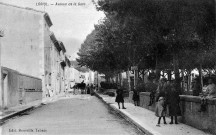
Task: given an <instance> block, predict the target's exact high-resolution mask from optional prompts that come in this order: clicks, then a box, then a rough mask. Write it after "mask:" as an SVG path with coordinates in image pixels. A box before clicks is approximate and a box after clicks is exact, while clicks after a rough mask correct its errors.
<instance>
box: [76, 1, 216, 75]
mask: <svg viewBox="0 0 216 135" xmlns="http://www.w3.org/2000/svg"><path fill="white" fill-rule="evenodd" d="M95 3H96V8H97V9H98V10H101V11H104V13H105V14H106V18H105V19H104V20H103V21H101V22H100V24H98V25H95V30H94V31H93V32H92V33H91V34H90V35H88V36H87V38H86V40H85V42H84V43H83V44H82V47H81V49H80V50H79V53H78V55H79V56H80V57H79V58H78V59H77V61H78V62H79V63H80V64H81V65H85V66H88V67H89V68H91V69H93V70H97V71H99V72H102V73H105V74H114V73H117V72H120V71H122V70H126V69H127V68H129V67H131V66H133V65H137V66H139V68H143V69H155V68H157V69H160V70H166V69H172V70H174V68H175V69H177V70H178V69H193V68H197V67H199V66H200V64H201V65H202V66H203V67H206V68H207V67H208V68H209V67H211V68H212V67H214V65H215V62H214V59H215V53H214V52H215V25H216V23H215V5H214V0H210V1H204V0H99V1H98V2H95Z"/></svg>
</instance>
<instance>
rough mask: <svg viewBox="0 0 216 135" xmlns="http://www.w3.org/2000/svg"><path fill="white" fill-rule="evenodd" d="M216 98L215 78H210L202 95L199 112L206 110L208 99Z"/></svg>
mask: <svg viewBox="0 0 216 135" xmlns="http://www.w3.org/2000/svg"><path fill="white" fill-rule="evenodd" d="M211 98H216V85H215V84H214V83H213V80H212V79H211V78H210V79H209V80H208V86H207V88H206V92H205V93H203V94H202V95H201V104H200V109H199V112H202V111H203V112H204V111H206V106H207V99H211Z"/></svg>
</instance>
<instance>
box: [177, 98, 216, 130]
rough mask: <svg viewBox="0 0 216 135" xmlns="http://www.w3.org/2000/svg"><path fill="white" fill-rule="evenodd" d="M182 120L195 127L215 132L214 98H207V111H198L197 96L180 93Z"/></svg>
mask: <svg viewBox="0 0 216 135" xmlns="http://www.w3.org/2000/svg"><path fill="white" fill-rule="evenodd" d="M180 98H181V108H182V113H183V116H182V122H183V123H185V124H188V125H191V126H193V127H195V128H198V129H201V130H204V131H208V132H211V133H214V134H216V99H209V100H208V101H207V102H208V105H207V111H205V112H199V111H198V110H199V109H200V98H199V97H198V96H187V95H181V96H180Z"/></svg>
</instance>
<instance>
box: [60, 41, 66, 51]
mask: <svg viewBox="0 0 216 135" xmlns="http://www.w3.org/2000/svg"><path fill="white" fill-rule="evenodd" d="M59 46H60V47H61V49H62V51H63V52H64V53H65V52H66V49H65V46H64V44H63V43H62V42H61V41H59Z"/></svg>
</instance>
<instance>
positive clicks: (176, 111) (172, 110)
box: [155, 78, 181, 126]
mask: <svg viewBox="0 0 216 135" xmlns="http://www.w3.org/2000/svg"><path fill="white" fill-rule="evenodd" d="M156 102H157V103H156V108H155V115H156V116H157V117H159V119H158V123H157V126H160V120H161V118H163V120H164V124H167V123H166V119H165V116H167V115H169V116H170V117H171V122H170V124H173V123H175V124H178V121H177V116H180V115H181V110H180V105H179V103H180V97H179V92H178V91H177V90H176V88H175V83H173V82H171V81H167V80H166V79H165V78H162V79H161V80H160V84H159V85H158V88H157V90H156ZM174 120H175V122H174Z"/></svg>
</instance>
